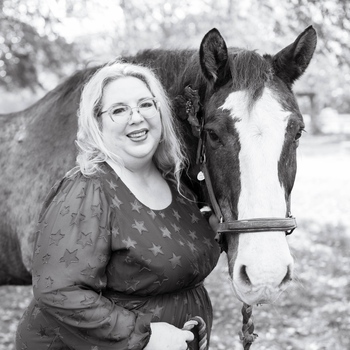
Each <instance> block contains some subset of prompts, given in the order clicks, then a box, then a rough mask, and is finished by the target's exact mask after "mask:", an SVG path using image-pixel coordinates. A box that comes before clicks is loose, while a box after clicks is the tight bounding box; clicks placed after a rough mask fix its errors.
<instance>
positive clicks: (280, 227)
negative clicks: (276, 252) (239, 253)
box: [185, 86, 297, 243]
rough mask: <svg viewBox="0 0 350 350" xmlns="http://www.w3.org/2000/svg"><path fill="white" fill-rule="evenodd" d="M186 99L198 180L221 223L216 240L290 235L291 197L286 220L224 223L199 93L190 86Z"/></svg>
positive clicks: (252, 220)
mask: <svg viewBox="0 0 350 350" xmlns="http://www.w3.org/2000/svg"><path fill="white" fill-rule="evenodd" d="M186 97H187V98H186ZM185 98H186V115H187V120H188V122H189V123H190V124H191V127H192V132H193V134H194V135H195V136H196V137H198V138H199V141H198V146H197V157H196V164H199V166H200V172H199V173H198V176H197V179H198V180H199V181H203V180H205V184H206V187H207V190H208V194H209V199H210V203H211V206H212V208H213V210H214V213H215V215H216V217H217V219H218V221H219V226H218V229H217V235H216V239H217V240H218V242H219V243H222V238H221V234H222V233H225V234H226V233H234V234H238V233H249V232H268V231H284V232H285V233H286V235H290V234H291V233H292V232H293V231H294V229H295V228H296V227H297V222H296V219H295V218H294V217H293V216H292V215H291V212H290V196H289V198H288V201H287V217H285V218H276V217H267V218H254V219H244V220H234V221H227V222H225V221H224V216H223V214H222V212H221V209H220V206H219V204H218V202H217V200H216V197H215V194H214V190H213V185H212V182H211V179H210V175H209V171H208V167H207V159H206V148H205V135H206V134H205V130H204V117H203V118H202V120H201V124H199V123H198V119H197V112H198V110H199V96H198V93H197V91H195V90H192V89H191V88H190V87H189V86H187V87H186V88H185Z"/></svg>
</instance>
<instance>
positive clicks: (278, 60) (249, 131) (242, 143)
mask: <svg viewBox="0 0 350 350" xmlns="http://www.w3.org/2000/svg"><path fill="white" fill-rule="evenodd" d="M315 46H316V32H315V30H314V29H313V28H312V27H309V28H307V29H306V30H305V31H304V32H303V33H301V34H300V35H299V36H298V38H297V39H296V40H295V42H294V43H292V44H291V45H289V46H287V47H286V48H284V49H283V50H281V51H280V52H279V53H277V54H276V55H273V56H271V55H264V56H260V55H259V54H257V53H256V52H254V51H246V50H238V49H229V50H228V49H227V48H226V44H225V41H224V39H223V38H222V37H221V35H220V33H219V32H218V31H217V30H216V29H213V30H211V31H210V32H209V33H208V34H207V35H206V36H205V37H204V39H203V41H202V44H201V48H200V66H201V71H202V73H203V75H204V77H205V78H206V81H207V83H206V84H207V85H206V88H205V92H204V93H203V88H202V92H201V93H200V94H202V96H201V105H202V108H201V111H200V116H201V118H202V119H203V118H204V123H203V132H202V135H203V139H204V147H205V157H206V162H207V167H208V171H209V175H210V179H211V182H212V184H213V189H214V191H213V192H214V194H215V197H216V200H217V203H218V205H219V207H220V209H221V212H222V215H223V220H224V222H231V221H232V222H233V221H235V220H244V219H254V218H263V219H264V218H286V216H287V215H288V214H289V210H290V208H289V198H290V194H291V191H292V188H293V184H294V179H295V174H296V166H297V165H296V149H297V147H298V143H299V138H300V136H301V134H302V131H303V129H304V123H303V118H302V115H301V113H300V111H299V108H298V104H297V102H296V99H295V96H294V94H293V92H292V85H293V82H294V81H295V80H296V79H297V78H299V77H300V76H301V75H302V74H303V73H304V71H305V69H306V68H307V66H308V64H309V62H310V60H311V57H312V55H313V52H314V50H315ZM197 88H198V89H199V90H200V87H199V86H198V85H197ZM265 224H267V226H269V225H268V223H266V222H265V221H263V222H262V225H265ZM277 226H278V225H277ZM283 227H284V226H283V225H282V229H281V230H279V231H274V230H273V228H271V230H270V229H269V228H268V229H267V230H266V229H265V230H263V231H264V232H258V231H260V229H259V227H257V228H256V230H255V229H254V226H253V229H250V231H252V232H249V233H236V234H232V233H225V234H223V237H222V238H223V241H224V246H225V250H227V255H228V260H229V271H230V275H231V277H232V283H233V287H234V290H235V292H236V294H237V296H238V298H239V299H241V300H242V301H244V302H245V303H247V304H256V303H269V302H273V301H274V300H275V299H276V298H277V297H278V296H279V294H280V293H281V292H282V291H283V290H284V289H285V288H286V286H287V285H288V284H289V283H290V281H291V280H292V276H293V258H292V256H291V254H290V251H289V247H288V244H287V240H286V232H284V231H286V230H284V229H283Z"/></svg>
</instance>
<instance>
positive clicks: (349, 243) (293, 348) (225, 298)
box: [0, 134, 350, 350]
mask: <svg viewBox="0 0 350 350" xmlns="http://www.w3.org/2000/svg"><path fill="white" fill-rule="evenodd" d="M292 204H293V206H292V209H293V210H292V211H293V214H294V215H295V216H296V218H297V221H298V229H297V230H295V231H294V233H293V234H292V235H291V236H289V237H288V240H289V243H290V249H291V251H292V254H293V256H294V258H295V274H296V278H295V282H294V284H293V285H292V286H291V287H290V288H289V289H288V291H287V292H285V293H284V294H283V295H282V296H281V298H280V299H279V300H278V301H277V302H276V304H274V305H264V306H260V307H254V309H253V315H254V320H255V322H254V323H255V331H256V333H258V334H259V337H258V339H257V340H256V342H255V343H254V344H253V346H252V347H251V350H265V349H269V350H344V349H350V282H349V281H350V138H349V137H346V136H344V135H333V136H319V137H315V136H308V135H307V134H306V135H303V139H302V140H301V143H300V147H299V151H298V173H297V180H296V184H295V188H294V190H293V198H292ZM206 286H207V288H208V291H209V293H210V295H211V298H212V303H213V307H214V312H215V317H214V326H213V333H212V339H211V346H210V349H211V350H223V349H225V350H226V349H227V350H235V349H239V350H240V349H242V346H241V343H240V341H239V337H238V332H239V330H240V329H241V314H240V309H241V303H240V302H238V301H237V300H236V299H235V298H234V296H233V292H232V290H231V286H230V283H229V280H228V274H227V262H226V256H224V255H222V257H221V259H220V261H219V264H218V265H217V267H216V269H215V270H214V271H213V273H212V274H211V275H210V276H209V278H208V279H207V281H206ZM30 299H31V287H17V286H3V287H0V300H1V302H0V350H14V345H13V339H14V334H15V330H16V327H17V323H18V320H19V318H20V317H21V315H22V313H23V311H24V309H25V308H26V306H27V305H28V303H29V301H30ZM31 350H35V349H31Z"/></svg>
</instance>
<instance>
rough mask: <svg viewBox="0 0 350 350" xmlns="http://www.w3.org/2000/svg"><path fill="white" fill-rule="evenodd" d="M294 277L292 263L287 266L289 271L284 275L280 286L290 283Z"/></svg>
mask: <svg viewBox="0 0 350 350" xmlns="http://www.w3.org/2000/svg"><path fill="white" fill-rule="evenodd" d="M292 279H293V276H292V267H291V265H288V267H287V273H286V275H285V276H284V278H283V280H282V282H281V283H280V287H281V286H283V285H284V284H286V283H289V282H290V281H291V280H292Z"/></svg>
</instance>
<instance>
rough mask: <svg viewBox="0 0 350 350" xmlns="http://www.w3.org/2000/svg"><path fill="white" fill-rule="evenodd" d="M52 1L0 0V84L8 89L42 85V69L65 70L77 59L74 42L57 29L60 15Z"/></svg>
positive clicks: (55, 72) (60, 71) (55, 71)
mask: <svg viewBox="0 0 350 350" xmlns="http://www.w3.org/2000/svg"><path fill="white" fill-rule="evenodd" d="M50 3H52V1H45V0H28V1H25V2H23V1H21V0H0V86H5V87H6V89H7V90H16V89H18V88H24V87H30V88H32V89H35V88H36V87H38V86H41V87H43V86H42V83H41V81H40V79H39V75H40V73H42V72H47V73H48V74H51V73H53V74H54V75H57V76H62V75H64V74H65V67H66V65H71V64H74V63H76V62H77V59H78V57H77V55H76V49H75V45H74V44H69V43H67V41H66V40H65V39H64V38H63V37H62V36H60V35H59V34H58V33H57V31H56V30H55V27H56V25H57V24H58V23H59V21H60V19H59V18H58V17H57V16H56V15H55V13H54V11H53V9H52V7H50Z"/></svg>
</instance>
